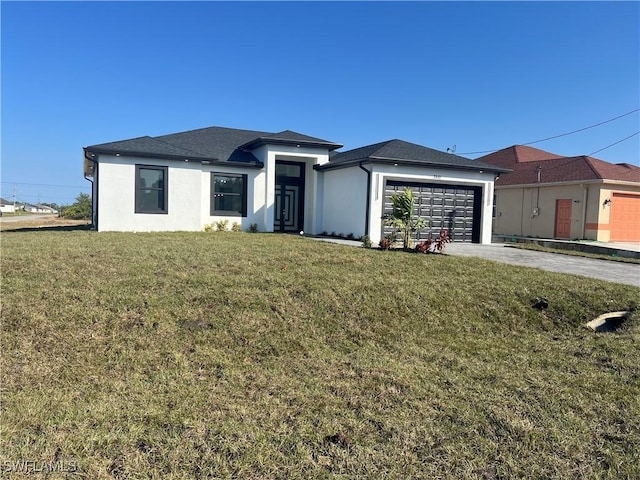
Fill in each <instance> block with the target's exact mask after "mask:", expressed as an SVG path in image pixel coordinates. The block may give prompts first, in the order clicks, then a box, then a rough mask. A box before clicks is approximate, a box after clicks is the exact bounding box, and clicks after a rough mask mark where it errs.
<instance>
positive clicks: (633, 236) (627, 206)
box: [609, 193, 640, 242]
mask: <svg viewBox="0 0 640 480" xmlns="http://www.w3.org/2000/svg"><path fill="white" fill-rule="evenodd" d="M610 215H611V216H610V218H609V223H610V228H611V241H612V242H640V195H634V194H632V193H614V194H613V195H612V196H611V214H610Z"/></svg>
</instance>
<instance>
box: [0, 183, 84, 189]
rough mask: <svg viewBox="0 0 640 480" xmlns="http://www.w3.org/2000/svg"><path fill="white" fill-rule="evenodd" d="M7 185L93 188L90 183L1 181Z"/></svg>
mask: <svg viewBox="0 0 640 480" xmlns="http://www.w3.org/2000/svg"><path fill="white" fill-rule="evenodd" d="M0 183H4V184H7V185H29V186H34V187H63V188H91V186H90V185H50V184H47V183H21V182H0Z"/></svg>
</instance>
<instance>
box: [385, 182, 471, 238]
mask: <svg viewBox="0 0 640 480" xmlns="http://www.w3.org/2000/svg"><path fill="white" fill-rule="evenodd" d="M406 187H409V188H411V189H412V190H413V193H414V197H415V203H414V215H420V216H421V217H423V218H425V219H426V220H427V221H428V222H429V225H428V226H427V228H425V229H424V230H421V231H420V232H419V236H416V237H415V238H417V239H419V240H426V239H428V238H435V237H437V236H438V235H439V234H440V230H442V229H443V228H446V229H448V230H449V236H450V237H451V239H452V240H453V241H454V242H476V243H477V242H479V241H480V217H481V209H482V189H481V187H469V186H465V185H442V184H432V183H413V182H398V181H392V180H387V182H386V183H385V189H384V213H385V214H387V213H391V211H392V206H391V205H392V204H391V195H394V194H396V193H399V192H402V191H403V190H404V189H405V188H406ZM392 232H393V229H392V228H391V227H387V226H384V225H383V230H382V234H383V235H387V234H390V233H392Z"/></svg>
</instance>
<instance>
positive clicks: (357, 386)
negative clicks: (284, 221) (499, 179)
mask: <svg viewBox="0 0 640 480" xmlns="http://www.w3.org/2000/svg"><path fill="white" fill-rule="evenodd" d="M539 296H544V297H546V298H547V299H548V300H549V304H550V305H549V308H548V309H547V310H544V311H538V310H535V309H533V308H531V303H532V301H533V300H534V299H535V298H536V297H539ZM639 297H640V289H637V288H633V287H630V286H625V285H618V284H613V283H607V282H602V281H597V280H590V279H585V278H581V277H577V276H569V275H563V274H555V273H549V272H543V271H540V270H535V269H529V268H524V267H512V266H506V265H502V264H498V263H493V262H489V261H484V260H481V259H475V258H464V257H455V256H447V255H416V254H407V253H402V252H381V251H378V250H367V249H362V248H351V247H345V246H341V245H334V244H328V243H324V242H317V241H313V240H309V239H304V238H299V237H293V236H282V235H271V234H257V235H251V234H246V233H166V234H122V233H99V234H98V233H95V232H89V231H76V232H46V231H41V232H19V231H16V232H4V233H3V234H2V356H1V367H2V378H1V388H2V421H1V431H0V467H2V468H3V469H4V471H5V472H4V475H5V477H6V478H13V477H15V478H19V475H18V474H13V473H11V472H8V471H7V470H8V469H7V468H6V467H4V465H6V464H5V462H15V461H20V460H23V461H35V462H55V461H58V462H62V463H61V464H62V465H64V462H71V461H74V462H76V463H77V466H78V473H79V475H80V476H81V478H91V479H106V478H135V479H137V478H162V479H189V478H345V479H347V478H348V479H351V478H353V479H356V478H379V479H386V478H399V479H400V478H401V479H406V478H452V479H453V478H456V479H457V478H611V479H613V478H616V479H617V478H638V477H640V462H639V461H638V460H639V455H640V450H639V448H640V369H639V365H640V353H639V352H640V349H639V346H640V344H639V340H640V335H639V333H640V322H639V320H638V318H639V315H638V313H635V314H634V315H633V316H632V317H631V318H630V320H628V321H627V323H626V324H625V325H624V326H623V328H622V329H621V330H619V331H617V332H615V333H609V334H602V333H594V332H591V331H589V330H587V329H585V328H584V327H582V325H583V324H584V323H585V322H586V321H588V320H590V319H592V318H593V317H595V316H597V315H599V314H601V313H603V312H608V311H614V310H623V309H627V308H629V307H630V306H631V305H632V304H633V303H634V302H636V301H637V300H638V298H639ZM67 465H68V463H67ZM60 475H64V474H60ZM42 476H43V477H45V475H44V474H42ZM30 478H34V477H33V476H31V477H30ZM47 478H65V477H64V476H58V477H47ZM69 478H77V475H73V474H69Z"/></svg>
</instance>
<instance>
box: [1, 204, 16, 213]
mask: <svg viewBox="0 0 640 480" xmlns="http://www.w3.org/2000/svg"><path fill="white" fill-rule="evenodd" d="M15 211H16V209H15V207H14V206H13V203H6V204H5V203H3V204H2V205H0V212H3V213H15Z"/></svg>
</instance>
